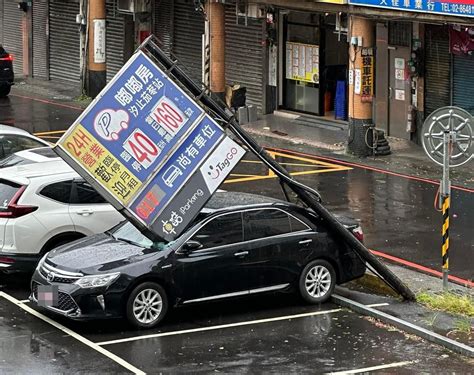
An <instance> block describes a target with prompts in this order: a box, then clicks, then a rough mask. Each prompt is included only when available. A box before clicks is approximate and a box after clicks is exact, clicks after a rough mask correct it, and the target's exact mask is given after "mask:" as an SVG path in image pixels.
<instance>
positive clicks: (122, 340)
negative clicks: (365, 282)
mask: <svg viewBox="0 0 474 375" xmlns="http://www.w3.org/2000/svg"><path fill="white" fill-rule="evenodd" d="M387 305H388V303H376V304H373V305H368V306H370V307H378V306H387ZM341 310H342V309H332V310H324V311H314V312H309V313H302V314H295V315H286V316H278V317H275V318H267V319H257V320H249V321H246V322H237V323H229V324H220V325H217V326H210V327H200V328H193V329H184V330H181V331H172V332H162V333H155V334H151V335H142V336H134V337H127V338H124V339H117V340H110V341H102V342H97V343H96V344H97V345H101V346H102V345H112V344H121V343H124V342H130V341H138V340H146V339H151V338H157V337H165V336H176V335H184V334H187V333H196V332H205V331H215V330H217V329H225V328H233V327H242V326H248V325H252V324H262V323H270V322H278V321H281V320H289V319H298V318H306V317H309V316H316V315H323V314H333V313H336V312H339V311H341Z"/></svg>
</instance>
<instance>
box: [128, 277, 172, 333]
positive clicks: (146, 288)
mask: <svg viewBox="0 0 474 375" xmlns="http://www.w3.org/2000/svg"><path fill="white" fill-rule="evenodd" d="M167 310H168V299H167V297H166V292H165V290H164V289H163V288H162V287H161V286H160V285H158V284H156V283H153V282H145V283H143V284H140V285H138V286H137V287H136V288H135V289H134V290H133V291H132V293H130V296H129V297H128V300H127V319H128V321H129V322H130V323H131V324H132V325H134V326H135V327H138V328H152V327H155V326H156V325H157V324H158V323H160V322H161V320H162V319H163V317H164V316H165V314H166V311H167Z"/></svg>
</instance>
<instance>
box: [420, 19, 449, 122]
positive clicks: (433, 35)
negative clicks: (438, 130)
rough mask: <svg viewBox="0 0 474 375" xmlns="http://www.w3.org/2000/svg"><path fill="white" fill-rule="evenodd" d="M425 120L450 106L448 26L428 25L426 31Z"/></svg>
mask: <svg viewBox="0 0 474 375" xmlns="http://www.w3.org/2000/svg"><path fill="white" fill-rule="evenodd" d="M425 43H426V45H425V118H426V116H429V114H430V113H432V112H433V111H434V110H436V109H438V108H440V107H444V106H447V105H449V104H450V92H451V90H450V87H451V85H450V68H451V66H450V65H451V64H450V60H451V57H450V54H449V32H448V28H447V26H433V25H427V26H426V31H425Z"/></svg>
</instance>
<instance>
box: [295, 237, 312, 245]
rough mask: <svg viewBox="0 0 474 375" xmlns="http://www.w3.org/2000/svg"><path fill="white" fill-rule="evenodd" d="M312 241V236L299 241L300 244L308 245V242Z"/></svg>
mask: <svg viewBox="0 0 474 375" xmlns="http://www.w3.org/2000/svg"><path fill="white" fill-rule="evenodd" d="M311 242H313V240H312V239H311V238H308V239H306V240H301V241H300V242H298V243H299V244H300V245H307V244H310V243H311Z"/></svg>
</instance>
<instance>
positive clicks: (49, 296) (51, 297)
mask: <svg viewBox="0 0 474 375" xmlns="http://www.w3.org/2000/svg"><path fill="white" fill-rule="evenodd" d="M38 305H39V306H43V307H55V306H57V305H58V286H57V285H38Z"/></svg>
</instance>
